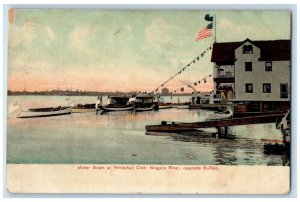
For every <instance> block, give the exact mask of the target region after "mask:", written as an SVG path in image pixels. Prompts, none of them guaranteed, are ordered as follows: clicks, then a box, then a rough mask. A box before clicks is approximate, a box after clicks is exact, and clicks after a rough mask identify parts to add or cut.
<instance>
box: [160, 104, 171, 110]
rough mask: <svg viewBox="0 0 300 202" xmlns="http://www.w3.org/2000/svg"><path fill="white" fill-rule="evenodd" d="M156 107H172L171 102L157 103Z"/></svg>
mask: <svg viewBox="0 0 300 202" xmlns="http://www.w3.org/2000/svg"><path fill="white" fill-rule="evenodd" d="M158 108H159V109H171V108H173V104H172V103H158Z"/></svg>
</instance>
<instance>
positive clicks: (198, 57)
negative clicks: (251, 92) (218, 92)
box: [152, 45, 212, 93]
mask: <svg viewBox="0 0 300 202" xmlns="http://www.w3.org/2000/svg"><path fill="white" fill-rule="evenodd" d="M211 49H212V45H211V46H210V47H208V48H207V49H205V50H204V51H203V52H202V53H201V54H200V55H198V56H197V57H196V58H195V59H194V60H192V61H191V62H189V63H188V64H187V65H186V66H185V67H183V68H182V69H181V70H180V71H179V72H177V73H176V74H174V75H173V76H172V77H171V78H169V79H168V80H166V81H165V82H163V83H162V84H161V85H160V86H158V87H157V88H156V89H155V90H153V91H152V92H155V93H157V92H158V90H159V89H160V88H162V87H164V85H165V84H166V83H168V82H169V81H171V80H172V79H174V78H175V77H176V76H177V75H179V74H181V73H182V72H184V71H185V70H186V68H188V67H190V66H192V64H194V63H196V62H197V61H199V60H200V58H202V57H204V55H205V54H206V53H207V52H208V51H209V50H211Z"/></svg>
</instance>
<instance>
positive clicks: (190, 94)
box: [7, 91, 206, 96]
mask: <svg viewBox="0 0 300 202" xmlns="http://www.w3.org/2000/svg"><path fill="white" fill-rule="evenodd" d="M134 93H135V92H128V93H124V92H55V93H54V92H19V91H18V92H11V91H10V92H7V96H24V95H25V96H99V95H102V96H109V95H110V96H111V95H132V94H134ZM203 93H204V94H206V92H203ZM192 95H193V94H192V93H183V94H172V96H192ZM160 96H171V95H164V94H160Z"/></svg>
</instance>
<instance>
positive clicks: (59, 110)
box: [17, 106, 72, 118]
mask: <svg viewBox="0 0 300 202" xmlns="http://www.w3.org/2000/svg"><path fill="white" fill-rule="evenodd" d="M71 112H72V107H70V106H66V107H62V106H59V107H55V108H54V107H47V108H33V109H28V110H27V111H21V113H20V114H19V115H18V116H17V118H37V117H48V116H60V115H65V114H71Z"/></svg>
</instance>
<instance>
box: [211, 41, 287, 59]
mask: <svg viewBox="0 0 300 202" xmlns="http://www.w3.org/2000/svg"><path fill="white" fill-rule="evenodd" d="M246 41H249V42H250V43H252V44H253V45H255V46H257V47H258V48H260V50H261V57H260V58H259V60H262V61H282V60H291V40H274V41H251V40H249V39H246V40H245V41H241V42H227V43H215V44H214V45H213V51H212V57H211V61H212V62H217V63H234V61H235V54H234V52H235V49H237V48H238V47H240V46H241V45H243V44H244V43H245V42H246Z"/></svg>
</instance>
